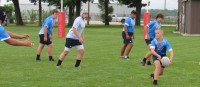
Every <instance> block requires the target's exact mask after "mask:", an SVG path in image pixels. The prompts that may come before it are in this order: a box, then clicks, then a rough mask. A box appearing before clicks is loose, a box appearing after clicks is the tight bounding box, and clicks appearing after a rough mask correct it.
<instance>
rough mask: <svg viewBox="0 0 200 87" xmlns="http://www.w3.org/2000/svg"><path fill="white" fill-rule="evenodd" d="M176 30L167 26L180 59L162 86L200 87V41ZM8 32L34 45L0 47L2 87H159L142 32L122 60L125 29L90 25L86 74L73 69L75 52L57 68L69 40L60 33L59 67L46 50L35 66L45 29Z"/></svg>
mask: <svg viewBox="0 0 200 87" xmlns="http://www.w3.org/2000/svg"><path fill="white" fill-rule="evenodd" d="M174 28H175V27H163V29H164V30H165V37H166V38H167V39H168V40H169V42H170V43H171V45H172V47H173V49H174V53H175V56H174V63H173V65H172V66H170V67H168V68H166V71H165V72H164V75H163V76H160V77H159V82H158V84H159V86H158V87H199V85H200V63H199V62H200V59H199V56H200V53H199V51H200V50H199V49H200V45H199V43H200V39H199V37H184V36H181V35H177V34H173V33H172V31H173V30H174ZM6 29H7V30H10V31H12V32H15V33H18V34H22V33H27V34H29V35H30V36H31V40H33V41H34V42H35V46H34V47H33V48H27V47H14V46H9V45H8V44H6V43H5V42H0V87H154V86H153V85H152V82H151V79H150V77H149V74H150V73H151V72H152V71H153V70H154V66H147V67H143V66H141V64H140V60H141V59H142V57H143V56H144V55H145V53H146V52H147V46H146V44H145V42H144V40H143V33H142V32H143V31H142V27H136V30H135V32H136V33H135V34H136V39H135V40H134V47H133V49H132V51H131V54H130V60H128V61H127V60H122V59H120V58H119V55H120V47H121V45H122V38H121V31H122V27H121V26H87V27H86V29H85V43H84V45H85V56H84V59H83V61H82V63H81V69H75V68H74V67H73V65H74V63H75V58H76V57H75V56H76V53H77V51H76V49H75V48H73V49H72V52H71V53H70V54H69V55H68V56H67V57H66V59H65V60H64V62H63V64H62V68H60V69H57V68H56V67H55V65H56V62H57V60H58V57H59V55H60V53H61V52H62V51H63V49H64V44H65V38H57V28H55V33H54V38H53V45H54V49H53V56H54V58H55V59H56V61H55V62H49V61H48V56H47V52H46V50H47V48H46V47H45V48H44V50H43V53H42V55H41V59H42V61H40V62H36V61H35V57H36V49H37V46H38V43H39V37H38V31H39V29H40V27H36V26H33V25H31V26H30V25H26V26H14V25H11V26H8V27H6ZM68 30H69V28H67V31H68Z"/></svg>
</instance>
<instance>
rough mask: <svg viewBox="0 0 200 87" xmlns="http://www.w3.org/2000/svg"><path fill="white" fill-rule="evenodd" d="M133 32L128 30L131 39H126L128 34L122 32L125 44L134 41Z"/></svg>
mask: <svg viewBox="0 0 200 87" xmlns="http://www.w3.org/2000/svg"><path fill="white" fill-rule="evenodd" d="M133 34H134V33H132V32H128V35H129V37H130V38H129V39H126V34H125V32H124V31H123V32H122V38H123V40H124V41H123V43H124V44H126V45H128V44H129V43H133V39H132V37H133Z"/></svg>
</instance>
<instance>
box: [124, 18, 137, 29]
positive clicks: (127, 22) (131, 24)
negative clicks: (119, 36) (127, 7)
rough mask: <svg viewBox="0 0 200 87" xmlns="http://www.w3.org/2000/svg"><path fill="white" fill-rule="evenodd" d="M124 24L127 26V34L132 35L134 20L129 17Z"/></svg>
mask: <svg viewBox="0 0 200 87" xmlns="http://www.w3.org/2000/svg"><path fill="white" fill-rule="evenodd" d="M124 24H125V25H127V26H128V32H132V33H133V32H134V30H135V19H132V18H131V17H127V18H126V20H125V22H124ZM123 31H124V28H123Z"/></svg>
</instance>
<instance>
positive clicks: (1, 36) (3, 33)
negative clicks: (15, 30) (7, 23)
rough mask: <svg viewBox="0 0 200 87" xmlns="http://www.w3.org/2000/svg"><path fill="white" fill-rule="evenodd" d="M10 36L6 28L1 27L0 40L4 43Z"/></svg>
mask: <svg viewBox="0 0 200 87" xmlns="http://www.w3.org/2000/svg"><path fill="white" fill-rule="evenodd" d="M9 38H10V36H9V35H8V33H7V32H6V31H5V29H4V27H3V26H1V25H0V40H1V41H4V40H7V39H9Z"/></svg>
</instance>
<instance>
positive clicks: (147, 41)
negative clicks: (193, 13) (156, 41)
mask: <svg viewBox="0 0 200 87" xmlns="http://www.w3.org/2000/svg"><path fill="white" fill-rule="evenodd" d="M152 40H153V39H152V38H150V40H147V39H145V42H146V44H147V45H149V44H151V41H152Z"/></svg>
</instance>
